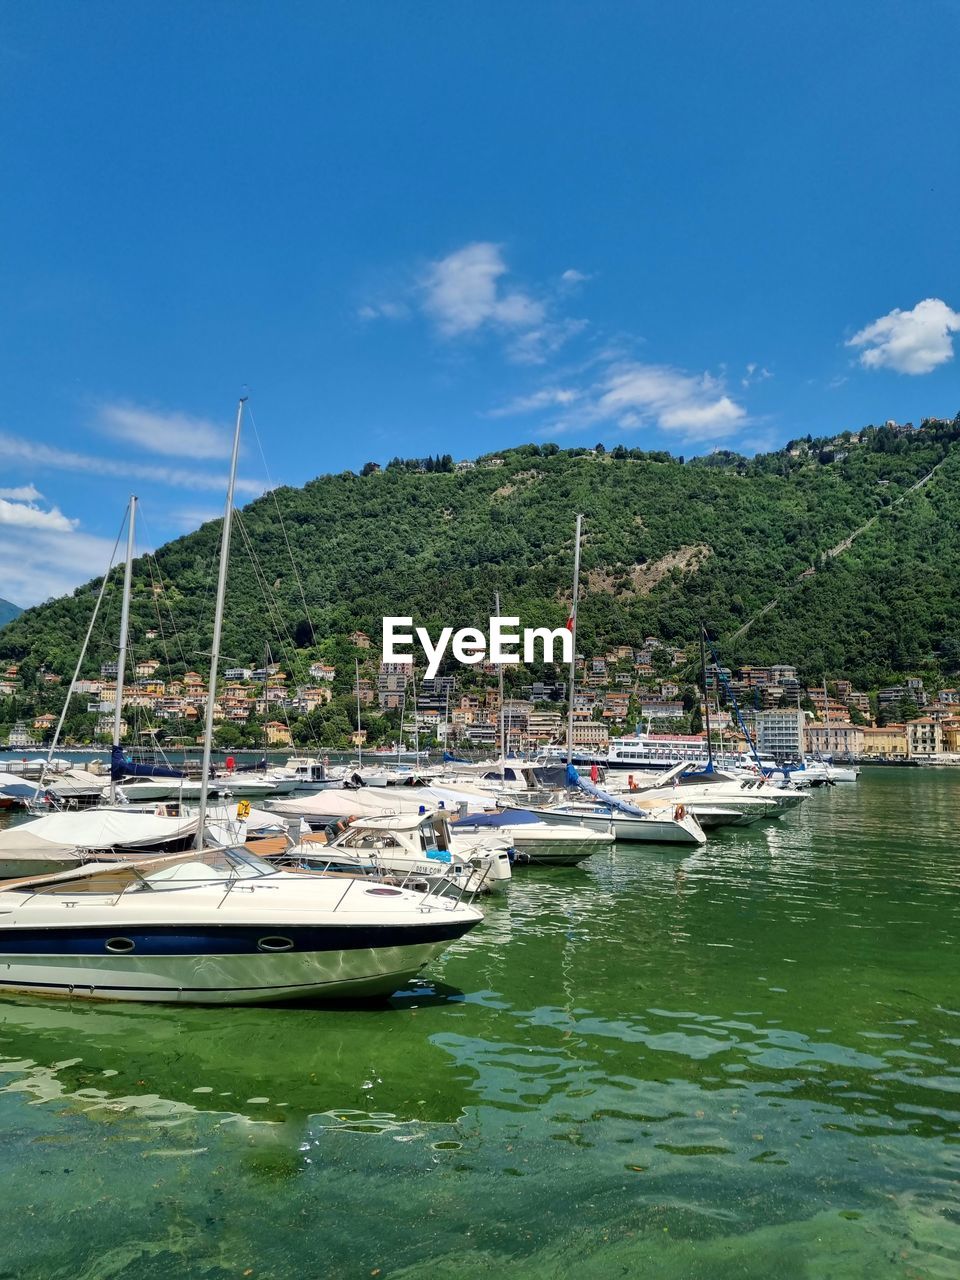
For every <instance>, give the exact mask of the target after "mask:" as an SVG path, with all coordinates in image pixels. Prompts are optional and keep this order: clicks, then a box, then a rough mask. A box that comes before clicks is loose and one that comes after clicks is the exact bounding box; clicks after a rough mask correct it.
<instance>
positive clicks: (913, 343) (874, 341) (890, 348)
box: [847, 298, 960, 374]
mask: <svg viewBox="0 0 960 1280" xmlns="http://www.w3.org/2000/svg"><path fill="white" fill-rule="evenodd" d="M958 332H960V313H958V312H956V311H954V310H952V309H951V308H950V307H948V306H947V304H946V303H945V302H943V301H942V300H941V299H940V298H925V299H924V300H923V301H922V302H918V303H917V305H916V306H915V307H914V308H913V310H912V311H901V310H900V309H899V307H895V308H894V309H893V310H892V311H890V312H888V313H887V314H886V315H885V316H881V317H880V318H879V320H874V321H873V323H872V324H868V325H867V326H866V328H864V329H861V330H860V332H859V333H855V334H854V335H853V337H852V338H850V339H849V340H848V342H847V346H848V347H862V348H863V350H862V351H861V352H860V363H861V364H862V365H863V366H864V368H865V369H894V370H895V371H896V372H897V373H912V374H919V373H930V372H932V371H933V370H934V369H936V368H937V366H938V365H941V364H946V363H947V361H949V360H952V359H953V338H952V337H951V334H954V333H958Z"/></svg>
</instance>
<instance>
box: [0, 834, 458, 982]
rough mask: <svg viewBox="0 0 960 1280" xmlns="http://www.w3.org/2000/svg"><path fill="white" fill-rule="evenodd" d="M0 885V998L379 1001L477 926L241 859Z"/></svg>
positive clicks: (184, 860) (214, 855)
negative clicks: (5, 994) (6, 994)
mask: <svg viewBox="0 0 960 1280" xmlns="http://www.w3.org/2000/svg"><path fill="white" fill-rule="evenodd" d="M163 862H164V865H158V861H157V860H156V859H154V860H151V861H149V862H140V863H137V862H128V863H124V864H102V863H92V864H90V865H88V866H86V867H81V868H79V869H77V870H74V871H69V872H61V873H60V874H58V875H53V876H33V877H29V878H26V879H22V880H14V881H7V882H5V883H0V920H2V923H0V989H4V990H13V991H25V992H29V993H31V994H46V995H68V996H72V997H89V998H95V999H110V1000H138V1001H144V1000H145V1001H166V1002H176V1003H188V1004H250V1003H257V1002H262V1001H276V1000H293V999H302V998H303V997H306V996H315V997H316V996H319V997H324V998H332V997H353V996H370V995H389V994H390V993H391V992H393V991H396V990H397V989H398V987H401V986H402V985H403V984H404V983H405V982H407V981H409V979H410V978H412V977H414V976H415V975H416V974H417V973H419V971H420V970H421V969H422V968H423V966H424V965H425V964H426V963H427V962H428V961H429V960H430V959H432V958H433V957H434V956H435V955H437V954H438V953H439V952H440V951H442V950H443V949H444V948H445V947H446V946H448V945H449V944H450V943H451V942H453V941H454V940H455V939H456V938H460V937H462V936H463V935H464V934H465V933H467V932H468V931H469V930H470V929H472V928H474V926H475V925H477V924H479V923H480V921H481V919H482V918H483V917H482V915H481V913H480V912H479V911H478V910H477V908H476V907H473V906H470V905H468V904H467V903H464V902H461V901H459V900H457V899H456V898H452V897H445V896H442V895H439V894H435V893H419V892H411V891H409V890H406V889H400V888H395V887H391V886H389V885H384V884H377V883H371V882H370V881H366V880H363V879H347V880H343V879H336V878H333V877H326V876H315V875H305V874H304V875H297V874H295V873H292V872H285V871H278V870H277V869H276V868H275V867H272V866H270V865H269V864H268V863H266V862H264V861H263V860H262V859H260V858H257V857H255V856H254V855H252V854H249V853H247V852H246V851H243V850H237V849H219V850H213V851H209V852H206V853H205V854H202V855H201V854H199V853H196V852H192V853H185V854H181V855H178V856H176V857H170V858H167V859H164V860H163Z"/></svg>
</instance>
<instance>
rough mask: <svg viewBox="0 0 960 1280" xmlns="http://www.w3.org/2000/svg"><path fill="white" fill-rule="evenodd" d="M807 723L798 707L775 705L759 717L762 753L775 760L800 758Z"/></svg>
mask: <svg viewBox="0 0 960 1280" xmlns="http://www.w3.org/2000/svg"><path fill="white" fill-rule="evenodd" d="M805 723H806V719H805V717H804V714H803V712H802V711H801V710H800V709H799V708H798V707H775V708H773V709H772V710H769V711H761V712H760V714H759V715H758V717H757V738H758V746H759V748H760V752H761V754H762V755H770V756H773V758H774V759H775V760H798V759H799V758H800V756H801V754H802V752H803V729H804V725H805Z"/></svg>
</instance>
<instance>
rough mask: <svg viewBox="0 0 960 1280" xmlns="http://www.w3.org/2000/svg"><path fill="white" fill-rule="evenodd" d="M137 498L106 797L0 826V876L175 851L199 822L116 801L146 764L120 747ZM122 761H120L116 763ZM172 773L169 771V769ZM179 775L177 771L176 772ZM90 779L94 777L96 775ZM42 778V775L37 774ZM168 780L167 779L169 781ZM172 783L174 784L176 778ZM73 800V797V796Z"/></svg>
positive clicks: (129, 518)
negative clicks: (129, 773) (125, 781)
mask: <svg viewBox="0 0 960 1280" xmlns="http://www.w3.org/2000/svg"><path fill="white" fill-rule="evenodd" d="M136 512H137V499H136V497H131V499H130V503H129V506H128V508H127V514H126V522H127V554H126V562H125V567H124V578H123V600H122V605H121V612H120V641H119V650H118V662H117V687H116V694H115V697H114V715H113V754H112V767H111V776H110V783H109V796H108V797H104V800H105V801H106V802H105V803H101V804H100V805H97V806H95V807H93V808H88V809H74V808H69V807H68V808H66V809H65V810H64V811H62V812H50V813H43V814H42V816H39V817H35V818H33V819H31V820H30V821H28V822H25V823H22V824H21V825H19V826H17V827H12V828H10V829H8V830H6V831H0V876H11V875H26V874H29V873H31V872H33V873H35V874H41V873H49V872H55V871H66V870H69V869H70V868H71V867H77V866H80V865H82V864H83V863H85V862H87V861H89V860H90V859H91V858H93V857H96V856H102V855H103V854H105V853H114V852H115V853H117V854H118V855H119V856H124V855H125V854H134V855H140V856H142V855H143V854H144V853H146V852H149V851H155V852H173V851H176V850H182V849H186V848H189V847H190V845H191V844H192V843H193V840H194V837H195V834H196V830H197V823H196V819H195V818H192V817H190V816H188V815H185V814H182V813H178V814H175V815H174V814H167V813H162V812H156V811H154V809H152V808H150V809H147V810H143V809H135V808H132V807H129V806H127V805H126V804H124V805H123V806H118V805H117V801H118V800H120V799H121V798H123V795H122V792H119V791H118V787H117V781H118V778H120V777H123V776H125V771H126V769H127V768H130V769H136V770H141V771H142V770H143V768H144V766H137V765H134V764H133V763H132V762H127V761H126V760H125V758H124V755H123V750H122V748H121V746H120V731H121V726H122V715H123V687H124V670H125V667H126V654H127V635H128V630H129V618H130V590H131V576H132V569H133V550H134V536H135V526H136ZM108 576H109V575H105V576H104V581H103V585H102V586H101V589H100V594H99V596H98V599H97V602H96V606H95V608H94V611H93V616H92V618H91V620H90V625H89V628H88V631H87V636H86V640H85V641H84V644H83V646H82V648H81V652H80V657H79V659H78V662H77V666H76V670H75V673H74V678H73V680H72V681H71V683H70V687H69V689H68V690H67V696H66V698H65V700H64V704H63V709H62V711H61V713H60V721H59V723H58V725H57V728H56V732H55V734H54V738H53V742H52V743H51V745H50V749H49V752H48V763H49V760H50V759H51V758H52V756H53V752H54V751H55V750H56V746H57V741H58V738H59V734H60V730H61V729H62V727H63V722H64V719H65V718H66V714H67V709H68V706H69V703H70V697H71V695H72V693H73V687H74V685H75V684H76V681H77V677H78V676H79V674H80V670H81V668H82V665H83V661H84V658H85V655H86V648H87V642H88V641H89V639H90V635H91V634H92V631H93V626H94V623H95V621H96V617H97V612H98V610H99V607H100V603H101V601H102V600H103V596H104V590H105V587H106V583H107V577H108ZM120 761H123V764H122V765H121V764H120ZM171 772H173V771H171ZM177 776H179V775H177ZM91 780H92V781H93V782H96V779H93V778H92V776H91ZM41 781H42V778H41ZM168 785H170V784H168ZM174 785H175V783H174ZM49 794H52V795H53V797H54V799H55V800H57V799H58V798H59V800H60V802H61V803H66V804H67V805H69V804H70V801H69V799H67V796H66V792H65V790H64V787H63V786H61V785H56V784H55V785H54V787H52V788H51V791H50V793H49ZM74 803H76V801H74Z"/></svg>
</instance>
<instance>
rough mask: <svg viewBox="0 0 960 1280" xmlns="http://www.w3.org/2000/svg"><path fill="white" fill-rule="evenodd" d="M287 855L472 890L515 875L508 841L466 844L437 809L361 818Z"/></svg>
mask: <svg viewBox="0 0 960 1280" xmlns="http://www.w3.org/2000/svg"><path fill="white" fill-rule="evenodd" d="M281 856H282V858H283V860H284V863H286V862H287V861H293V862H294V863H296V864H298V865H302V866H305V867H310V868H317V869H326V868H328V867H329V868H331V869H337V870H348V869H350V868H355V869H357V870H359V871H376V872H388V873H390V874H391V875H395V876H397V877H399V878H400V880H401V882H402V883H403V884H405V885H409V884H411V883H416V882H423V883H424V884H425V885H429V886H431V887H433V888H439V887H442V886H443V884H444V882H446V883H447V884H451V885H453V886H454V887H455V888H456V889H457V890H458V891H459V892H467V893H480V892H493V891H494V890H498V889H502V888H503V887H504V886H505V884H506V883H507V882H508V881H509V880H510V877H511V871H510V858H509V854H508V853H507V850H506V847H501V848H482V849H481V848H477V849H473V848H471V849H463V848H460V847H458V846H457V844H456V841H455V840H454V839H452V838H451V832H450V827H449V826H448V824H447V820H446V816H445V815H444V814H441V813H436V812H434V813H426V814H420V813H405V814H396V815H394V816H391V817H378V818H373V817H368V818H356V819H354V820H353V821H352V822H350V823H349V824H348V825H347V826H346V827H345V828H344V830H343V831H341V832H340V833H339V835H337V836H336V837H335V838H334V839H333V840H331V841H329V842H328V843H327V844H326V845H320V844H313V843H310V844H308V843H304V844H300V845H298V846H297V847H295V848H294V849H291V850H290V851H289V852H288V853H286V854H284V855H281Z"/></svg>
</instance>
